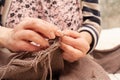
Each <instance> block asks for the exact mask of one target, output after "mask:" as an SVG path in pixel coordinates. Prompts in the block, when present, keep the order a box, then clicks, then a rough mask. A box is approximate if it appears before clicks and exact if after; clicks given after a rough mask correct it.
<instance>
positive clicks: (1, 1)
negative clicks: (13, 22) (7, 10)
mask: <svg viewBox="0 0 120 80" xmlns="http://www.w3.org/2000/svg"><path fill="white" fill-rule="evenodd" d="M4 4H5V0H0V26H1V25H2V10H3V7H4Z"/></svg>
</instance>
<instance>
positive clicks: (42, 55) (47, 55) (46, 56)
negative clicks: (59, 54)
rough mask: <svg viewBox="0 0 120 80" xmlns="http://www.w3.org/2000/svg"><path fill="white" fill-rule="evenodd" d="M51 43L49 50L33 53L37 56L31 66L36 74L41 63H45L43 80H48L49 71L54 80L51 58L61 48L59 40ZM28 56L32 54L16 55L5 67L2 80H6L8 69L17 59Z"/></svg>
mask: <svg viewBox="0 0 120 80" xmlns="http://www.w3.org/2000/svg"><path fill="white" fill-rule="evenodd" d="M49 42H50V44H51V46H50V47H49V48H47V49H46V50H42V51H39V52H34V53H33V54H35V58H34V59H33V61H32V63H31V66H30V67H33V68H34V71H35V72H36V73H38V71H37V68H38V66H37V65H38V63H41V61H43V68H44V71H43V75H42V77H41V80H46V79H47V75H48V71H49V74H50V80H52V69H51V58H52V57H51V55H53V54H52V52H53V51H55V50H57V49H58V48H59V42H58V39H55V40H50V41H49ZM27 54H31V53H29V52H22V53H19V54H17V55H15V56H14V57H13V58H12V59H11V60H10V62H9V63H8V64H7V65H6V66H5V70H4V71H3V73H2V76H1V77H0V79H3V78H4V76H5V75H6V73H7V70H8V68H10V66H11V64H12V63H13V61H14V60H15V59H16V58H20V57H21V56H22V57H25V56H26V55H27Z"/></svg>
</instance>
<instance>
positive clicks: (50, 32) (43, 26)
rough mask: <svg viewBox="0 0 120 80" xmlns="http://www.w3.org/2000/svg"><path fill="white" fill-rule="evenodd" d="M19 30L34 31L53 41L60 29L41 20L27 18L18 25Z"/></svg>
mask: <svg viewBox="0 0 120 80" xmlns="http://www.w3.org/2000/svg"><path fill="white" fill-rule="evenodd" d="M17 29H30V30H34V31H36V32H38V33H40V34H42V35H44V36H45V37H48V38H50V39H53V38H55V32H56V31H57V29H58V28H57V26H55V25H53V24H51V23H48V22H47V21H44V20H41V19H37V18H26V19H25V20H23V21H22V22H21V23H20V24H18V26H17Z"/></svg>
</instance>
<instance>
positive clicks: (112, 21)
mask: <svg viewBox="0 0 120 80" xmlns="http://www.w3.org/2000/svg"><path fill="white" fill-rule="evenodd" d="M100 8H101V17H102V28H103V29H106V28H107V29H108V28H113V27H119V28H120V0H100Z"/></svg>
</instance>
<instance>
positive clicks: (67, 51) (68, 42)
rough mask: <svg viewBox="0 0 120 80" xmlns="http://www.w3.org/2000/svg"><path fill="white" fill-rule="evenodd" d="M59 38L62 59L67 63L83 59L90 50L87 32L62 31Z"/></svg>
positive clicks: (89, 38)
mask: <svg viewBox="0 0 120 80" xmlns="http://www.w3.org/2000/svg"><path fill="white" fill-rule="evenodd" d="M63 34H64V36H62V37H61V40H60V43H61V49H62V50H63V51H64V52H63V54H62V55H63V58H64V59H65V60H67V61H69V62H74V61H77V60H78V59H80V58H81V57H84V56H85V55H86V53H87V52H88V51H89V49H90V43H91V36H90V34H89V33H87V32H81V33H78V32H76V31H71V30H66V31H63Z"/></svg>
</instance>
